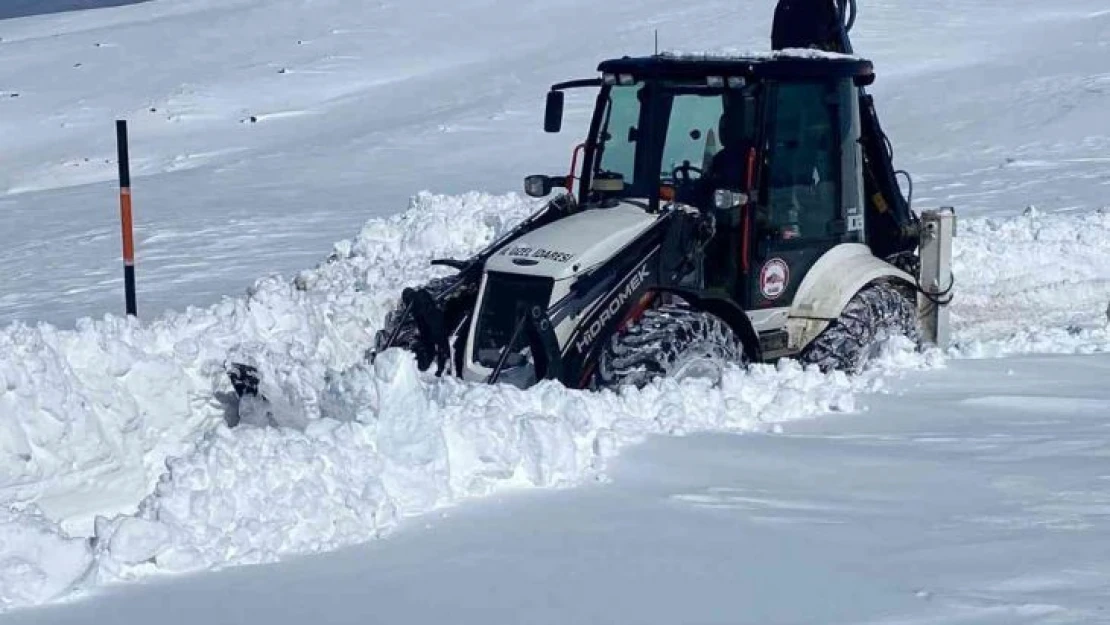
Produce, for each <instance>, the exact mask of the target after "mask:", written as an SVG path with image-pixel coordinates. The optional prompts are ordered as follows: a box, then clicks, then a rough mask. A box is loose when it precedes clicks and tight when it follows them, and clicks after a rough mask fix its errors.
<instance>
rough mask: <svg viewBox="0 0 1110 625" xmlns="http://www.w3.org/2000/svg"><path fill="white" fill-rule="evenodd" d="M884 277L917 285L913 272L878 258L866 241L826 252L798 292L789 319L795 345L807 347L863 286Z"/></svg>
mask: <svg viewBox="0 0 1110 625" xmlns="http://www.w3.org/2000/svg"><path fill="white" fill-rule="evenodd" d="M884 280H885V281H888V282H891V283H894V284H899V285H903V286H905V287H906V288H908V289H911V290H912V289H914V288H915V286H914V284H915V281H914V279H913V277H912V276H910V274H908V273H906V272H904V271H902V270H901V269H898V268H897V267H895V266H894V265H891V264H890V263H888V262H886V261H884V260H882V259H879V258H876V257H875V256H874V255H873V254H872V253H871V249H870V248H869V247H867V246H866V245H863V244H861V243H843V244H841V245H838V246H836V247H834V248H832V249H831V250H829V251H828V252H826V253H825V255H824V256H822V257H821V258H820V259H818V261H817V263H816V264H815V265H814V266H813V268H811V269H810V270H809V273H807V274H806V277H805V279H804V280H802V284H801V286H799V287H798V292H797V294H796V295H795V296H794V303H793V304H792V305H791V307H790V318H789V320H788V322H787V326H788V330H789V332H790V346H791V348H792V349H798V350H800V349H802V348H803V347H805V346H806V345H807V344H809V342H810V341H812V340H813V339H815V338H817V335H819V334H820V333H821V332H823V331H824V330H825V328H826V327H828V325H829V323H830V322H832V321H833V320H834V319H836V318H837V317H839V316H840V313H841V311H843V310H844V307H845V306H847V305H848V302H849V300H851V299H852V297H854V296H855V294H856V293H858V292H859V291H860V289H863V288H864V287H866V286H867V285H868V284H871V283H872V282H878V281H884Z"/></svg>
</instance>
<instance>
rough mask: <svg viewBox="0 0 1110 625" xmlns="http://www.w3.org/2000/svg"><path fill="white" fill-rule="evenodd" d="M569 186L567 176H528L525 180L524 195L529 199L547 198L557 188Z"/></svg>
mask: <svg viewBox="0 0 1110 625" xmlns="http://www.w3.org/2000/svg"><path fill="white" fill-rule="evenodd" d="M565 186H567V177H566V176H542V175H535V176H528V177H527V178H525V179H524V193H525V194H527V195H528V196H529V197H546V196H548V195H551V190H552V189H554V188H555V187H565Z"/></svg>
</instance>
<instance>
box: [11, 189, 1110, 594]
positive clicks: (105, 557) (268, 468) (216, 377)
mask: <svg viewBox="0 0 1110 625" xmlns="http://www.w3.org/2000/svg"><path fill="white" fill-rule="evenodd" d="M536 206H537V204H536V203H535V202H533V201H526V200H524V199H523V198H520V197H518V196H513V195H510V196H483V195H478V194H472V195H467V196H461V197H451V196H432V195H421V196H418V197H417V198H415V200H414V202H413V205H412V206H411V207H410V209H409V210H408V211H406V212H404V213H402V214H400V215H397V216H395V217H392V218H389V219H378V220H372V221H370V222H368V223H367V224H366V225H365V227H364V228H363V229H362V231H361V232H360V234H359V236H358V237H357V238H356V239H354V240H352V241H344V242H340V243H339V244H337V245H336V246H335V252H333V254H332V255H331V256H330V257H329V258H328V260H327V261H326V262H324V263H323V264H321V265H320V266H319V267H317V268H316V269H314V270H311V271H306V272H302V273H301V274H299V275H298V276H297V277H296V278H295V279H294V280H292V281H291V282H290V281H283V280H281V279H279V278H268V279H264V280H261V281H259V282H258V283H257V284H256V285H255V286H254V287H253V288H252V289H251V291H250V294H249V296H248V297H247V298H245V299H242V300H227V301H225V302H224V303H222V304H219V305H216V306H214V307H212V308H210V309H208V310H195V309H194V310H191V311H189V312H188V313H186V314H184V315H173V314H171V315H168V316H166V317H164V318H163V319H160V320H159V321H158V322H155V323H153V324H151V325H149V326H141V325H138V324H136V323H128V322H124V321H122V320H118V319H115V320H110V321H106V322H86V323H84V324H82V326H80V327H79V328H78V329H77V330H75V331H60V330H56V329H54V328H52V327H50V326H39V327H38V328H37V329H34V330H32V329H30V328H27V327H24V326H18V325H17V326H12V327H11V328H10V329H9V331H8V332H7V333H6V334H5V335H4V337H5V340H6V341H7V342H8V344H10V345H11V349H10V350H7V353H10V354H12V355H13V356H14V357H13V358H8V359H5V360H4V361H3V364H4V367H3V369H2V370H3V371H4V372H5V373H4V379H5V380H8V383H7V384H8V387H9V388H10V389H11V391H10V392H8V393H5V394H4V395H3V396H2V397H3V401H4V402H5V405H9V406H10V408H9V410H10V412H9V414H11V415H12V416H13V417H14V418H15V419H14V421H10V420H9V421H8V423H9V426H8V427H9V428H14V431H13V433H12V434H13V435H11V436H8V437H6V438H5V441H6V442H7V443H8V444H9V446H10V445H11V444H12V443H13V442H14V443H16V444H17V445H19V446H18V448H16V449H12V451H11V453H9V455H8V456H6V457H7V458H8V460H7V462H6V463H5V465H4V468H5V472H4V474H5V475H10V476H12V478H9V479H8V481H7V482H6V483H4V484H3V485H2V486H3V488H4V491H5V493H7V498H8V499H9V500H12V501H16V502H18V501H20V499H25V500H26V501H31V500H34V501H37V502H38V505H40V506H42V507H43V509H45V510H47V511H50V512H52V514H53V516H54V517H55V518H58V519H61V520H63V521H65V522H66V525H67V529H69V530H71V531H73V532H74V533H75V534H76V535H78V536H80V535H89V536H91V537H92V539H93V544H95V546H96V547H95V554H94V557H95V565H94V569H95V575H93V576H91V577H87V576H86V575H85V573H84V571H83V570H82V571H80V572H79V573H80V574H75V575H73V577H72V583H73V584H74V587H73V588H74V589H83V588H86V587H87V586H85V585H84V584H85V580H86V579H91V580H95V582H96V583H109V582H114V581H118V580H128V579H136V578H141V577H144V576H148V575H150V574H153V573H160V572H185V571H195V570H202V569H212V568H221V567H225V566H228V565H236V564H258V563H263V562H272V561H276V560H279V559H281V558H282V557H285V556H289V555H292V554H301V553H315V552H319V551H329V550H334V549H337V548H339V547H343V546H346V545H350V544H354V543H359V542H364V541H366V540H370V539H372V538H375V537H377V536H380V535H382V534H383V533H387V532H389V531H390V530H392V529H393V528H394V527H395V526H396V524H397V523H398V521H399V520H401V519H403V518H406V517H411V516H415V515H421V514H427V513H428V512H430V511H432V510H435V509H437V508H439V507H441V506H444V505H448V504H452V503H455V502H458V501H461V500H466V499H471V498H475V497H482V496H488V495H490V494H492V493H497V492H500V491H503V490H505V489H513V488H520V487H551V486H566V485H573V484H579V483H582V482H583V481H587V480H589V479H594V478H597V477H599V476H603V475H604V468H605V466H606V463H607V461H608V460H609V459H611V458H612V457H614V455H615V454H616V453H617V452H618V451H619V450H620V449H623V448H624V447H626V446H628V445H629V444H631V443H635V442H638V441H640V440H642V439H643V437H644V436H646V435H650V434H671V435H676V434H688V433H691V432H701V431H738V432H774V431H776V430H777V429H778V428H780V427H781V426H782V424H784V423H789V422H792V421H795V420H798V419H806V418H811V417H813V416H816V415H820V414H824V413H828V412H851V411H854V410H855V409H856V404H857V396H858V395H860V394H869V393H874V392H876V391H881V390H884V389H886V388H887V387H888V386H889V385H890V384H891V382H890V381H888V379H887V378H886V377H885V376H886V375H888V374H889V371H888V370H889V369H891V368H893V369H894V370H896V371H905V370H907V369H910V370H913V369H922V368H926V369H927V368H931V367H936V366H941V364H942V362H943V356H942V355H941V354H939V353H936V352H927V353H925V354H914V353H912V351H911V352H907V351H905V349H898V348H897V347H895V348H894V349H892V351H891V353H890V354H888V355H887V357H886V359H885V360H884V361H883V363H884V364H883V366H882V367H880V368H878V369H876V370H874V371H872V372H870V373H868V374H867V375H864V376H861V377H856V378H848V377H846V376H844V375H842V374H831V375H823V374H821V373H819V372H817V371H815V370H810V371H804V370H802V369H801V368H800V367H799V366H798V365H796V364H792V363H789V362H785V363H781V364H780V365H779V366H778V367H771V366H760V367H756V368H755V369H754V370H753V371H752V372H750V373H743V372H740V371H733V372H731V373H730V374H729V376H727V377H726V379H725V380H724V381H723V383H722V384H721V385H720V387H716V388H709V387H706V386H705V385H699V384H696V383H686V384H681V385H680V384H677V383H675V382H673V381H664V382H662V383H659V384H657V385H655V386H652V387H649V388H648V389H645V390H642V391H634V390H629V391H627V392H625V393H622V394H620V395H614V394H611V393H610V394H600V395H591V394H587V393H583V392H578V391H569V390H566V389H563V388H562V387H561V386H558V385H544V386H543V387H541V388H537V389H531V390H529V391H520V390H518V389H515V388H512V387H500V386H498V387H490V386H485V385H475V384H469V383H463V382H461V381H458V380H454V379H446V380H438V379H435V378H434V377H429V375H428V374H420V373H419V372H418V371H417V369H416V366H415V362H414V361H413V360H412V358H411V357H410V356H408V355H406V354H404V353H402V352H400V351H394V352H389V353H387V354H384V355H383V356H382V357H381V358H379V359H378V360H377V361H376V362H375V363H374V364H373V365H368V364H366V363H365V359H364V356H365V352H366V350H367V349H368V348H369V346H370V344H371V339H372V337H373V335H374V333H375V332H376V330H377V329H378V328H379V327H380V326H379V324H380V323H381V321H382V319H384V317H385V312H386V310H387V309H388V307H389V306H391V305H393V304H394V303H395V301H396V299H395V298H396V296H397V294H398V293H399V292H400V290H401V288H402V287H403V286H404V285H407V284H412V283H415V282H418V281H419V280H422V279H427V278H428V277H429V276H431V275H433V273H434V272H435V271H441V270H436V269H433V268H431V267H430V266H428V265H427V260H429V259H431V258H434V257H442V256H463V255H465V254H467V253H469V252H471V251H473V250H474V249H477V248H478V247H480V246H481V245H482V244H484V243H486V242H488V241H490V240H492V239H493V238H494V237H496V236H498V235H499V234H500V233H501V232H504V231H505V230H506V229H508V228H509V227H511V226H512V224H513V223H515V222H516V221H518V220H520V219H522V218H523V217H524V216H526V215H527V214H529V212H530V211H532V210H534V209H535V208H536ZM1000 255H1001V256H1002V257H1003V258H1002V259H1001V260H1003V261H1008V262H993V261H994V260H997V259H998V256H1000ZM1007 255H1012V256H1013V257H1012V258H1009V257H1008V256H1007ZM1107 255H1110V215H1108V214H1107V213H1106V212H1105V211H1099V212H1093V213H1088V214H1083V215H1078V216H1075V215H1041V214H1039V213H1037V212H1036V211H1035V210H1027V211H1025V212H1024V213H1022V214H1020V215H1016V216H1013V217H1010V218H998V217H990V218H966V219H963V220H961V223H960V236H959V238H958V239H957V246H956V251H955V254H954V267H955V271H956V275H957V276H958V280H959V283H960V291H959V293H960V297H959V298H958V299H957V301H956V304H954V306H953V323H954V334H955V338H956V341H955V346H954V347H953V348H952V349H951V350H950V355H952V356H957V357H960V356H964V357H966V356H973V357H984V356H986V355H992V356H997V355H1000V354H1013V353H1036V352H1041V353H1043V352H1046V351H1051V352H1058V353H1092V352H1099V351H1103V352H1110V325H1108V324H1107V323H1106V321H1107V320H1106V318H1105V308H1104V306H1105V303H1106V302H1108V301H1110V268H1108V267H1107V266H1106V264H1105V263H1099V262H1096V261H1097V259H1098V258H1102V257H1106V256H1107ZM987 259H991V261H992V262H987ZM1031 259H1033V260H1038V261H1039V262H1036V263H1029V262H1028V261H1029V260H1031ZM1049 259H1050V260H1051V263H1052V264H1051V265H1050V268H1051V271H1045V268H1046V266H1049V263H1048V260H1049ZM1019 260H1020V261H1021V262H1018V261H1019ZM1062 278H1063V279H1062ZM1061 285H1063V286H1061ZM1065 287H1067V288H1069V289H1070V290H1069V292H1075V293H1081V294H1083V296H1084V297H1085V298H1086V299H1080V300H1077V299H1075V298H1073V299H1071V300H1067V301H1061V300H1060V298H1058V297H1055V296H1053V293H1055V292H1056V291H1058V290H1059V289H1061V288H1065ZM1079 287H1082V288H1079ZM1041 294H1044V295H1041ZM1000 305H1002V306H1005V307H1006V309H1008V310H1011V311H1013V312H1012V313H1010V312H1008V313H1007V314H1006V315H1005V316H1003V315H999V314H998V310H999V306H1000ZM228 358H231V359H232V360H235V361H240V360H245V361H248V362H251V363H253V364H255V365H257V366H259V367H260V369H261V371H262V372H263V379H264V380H265V384H266V385H265V386H264V387H263V392H264V394H265V395H267V396H268V397H270V398H273V399H274V400H275V403H276V404H277V405H278V406H279V409H278V410H276V411H275V414H276V417H275V418H276V421H277V422H276V423H272V424H269V425H278V426H282V427H280V428H275V427H265V425H267V424H262V425H263V427H252V426H250V425H244V426H241V427H240V428H238V429H235V430H229V429H227V428H226V427H224V420H225V418H226V417H227V416H228V414H227V413H228V411H229V410H230V409H231V408H230V405H229V402H230V393H231V389H230V383H229V382H228V381H227V379H226V375H225V374H224V367H223V365H224V362H225V360H226V359H228ZM721 407H724V409H723V410H722V409H721ZM44 417H45V418H44ZM62 454H64V455H62ZM85 484H97V485H98V486H97V488H98V491H97V495H98V496H97V497H96V498H95V501H90V500H88V499H87V498H84V497H81V496H79V495H77V494H75V492H74V491H76V490H78V489H79V488H80V487H81V486H83V485H85ZM113 487H114V488H115V492H113ZM147 493H149V495H147ZM139 499H142V501H141V502H140V501H139ZM136 504H137V509H136V508H134V506H136ZM120 513H123V514H122V516H117V515H119V514H120ZM95 514H99V515H103V518H101V519H100V520H99V521H98V522H97V523H96V524H95V527H94V528H90V527H89V519H90V517H91V516H93V515H95ZM82 532H83V533H82ZM42 536H43V537H44V540H50V541H58V540H65V536H64V534H63V533H62V532H61V530H60V529H59V530H58V531H56V532H54V533H49V532H48V533H46V534H43V535H42ZM36 564H38V565H39V566H41V567H48V566H49V564H48V563H36ZM18 587H19V585H18V584H17V585H16V588H18ZM14 596H19V595H14ZM12 604H13V605H14V604H15V602H14V601H12Z"/></svg>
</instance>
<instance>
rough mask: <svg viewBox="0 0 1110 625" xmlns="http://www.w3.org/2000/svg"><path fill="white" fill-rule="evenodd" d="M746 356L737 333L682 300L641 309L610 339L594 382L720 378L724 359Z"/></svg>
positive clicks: (608, 385) (614, 383)
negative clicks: (660, 378)
mask: <svg viewBox="0 0 1110 625" xmlns="http://www.w3.org/2000/svg"><path fill="white" fill-rule="evenodd" d="M746 362H747V358H746V356H745V353H744V346H743V344H742V343H741V341H740V339H739V338H738V337H737V336H736V334H735V333H734V332H733V331H732V328H730V327H729V326H728V324H726V323H725V322H724V321H722V320H721V319H720V318H719V317H716V316H714V315H711V314H709V313H707V312H701V311H697V310H691V309H689V308H687V307H685V306H677V305H668V306H660V307H659V308H655V309H651V310H648V311H645V312H644V314H643V316H642V317H641V318H640V319H639V320H637V321H634V322H632V323H630V324H629V325H628V326H627V327H626V328H625V329H624V331H623V332H621V333H620V334H617V335H615V336H613V337H612V339H610V341H609V344H608V345H606V346H605V348H604V350H603V351H602V353H601V357H600V361H599V362H598V370H597V375H596V383H597V386H598V387H599V388H611V389H616V388H618V387H620V386H624V385H633V386H644V385H645V384H647V383H649V382H651V381H652V380H653V379H655V378H657V377H661V376H673V377H677V378H683V377H711V378H714V379H715V381H716V380H719V379H720V376H721V373H722V372H723V369H724V368H725V367H726V366H727V365H728V364H729V363H733V364H739V365H743V364H745V363H746Z"/></svg>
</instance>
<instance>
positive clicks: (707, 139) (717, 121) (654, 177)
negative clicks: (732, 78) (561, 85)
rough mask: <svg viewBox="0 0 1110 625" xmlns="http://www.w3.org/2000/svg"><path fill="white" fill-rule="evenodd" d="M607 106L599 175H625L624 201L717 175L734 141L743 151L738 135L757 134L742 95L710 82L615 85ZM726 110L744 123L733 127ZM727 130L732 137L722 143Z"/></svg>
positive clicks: (602, 128)
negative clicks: (662, 187)
mask: <svg viewBox="0 0 1110 625" xmlns="http://www.w3.org/2000/svg"><path fill="white" fill-rule="evenodd" d="M605 104H606V107H605V109H604V116H603V118H602V120H601V125H600V132H599V136H598V152H599V158H597V159H596V160H595V163H596V164H597V166H596V168H595V171H594V177H595V179H605V178H613V177H615V176H617V175H619V176H620V177H621V178H622V179H623V181H624V191H623V192H622V193H618V195H620V196H623V197H644V198H654V197H657V196H658V195H659V194H660V185H675V184H679V185H681V184H684V183H691V182H693V181H696V180H699V179H701V178H703V177H705V176H707V175H709V173H710V172H711V171H712V167H713V162H714V160H715V159H716V157H717V155H718V153H719V152H721V151H722V149H723V148H724V147H725V143H727V142H728V140H729V139H731V140H732V141H731V143H732V144H733V147H738V145H737V144H739V143H742V141H740V140H739V139H737V137H738V136H743V137H745V138H746V137H749V136H750V134H751V133H752V132H754V128H753V126H752V125H751V124H750V123H749V120H750V119H752V118H753V116H751V115H745V114H744V110H743V109H744V108H745V106H746V105H745V99H744V97H743V93H742V92H740V91H731V92H726V91H724V90H723V89H712V88H708V87H706V86H705V85H704V84H702V85H690V84H674V83H662V82H660V83H647V84H637V85H622V86H613V87H611V88H610V89H609V92H608V97H607V102H606V103H605ZM649 104H651V105H650V106H649ZM726 110H728V111H729V112H730V113H729V115H728V116H727V117H730V118H733V119H734V120H738V121H734V122H732V123H727V121H728V120H726V116H725V112H726ZM734 112H737V113H735V114H734ZM722 132H727V133H729V135H731V136H730V137H724V139H725V141H722V139H723V137H722V136H721V135H722ZM744 152H745V154H746V149H745V150H744ZM742 160H744V159H737V162H739V161H742ZM735 173H736V174H737V177H739V174H740V172H738V171H737V172H735ZM727 186H734V185H732V184H729V185H727Z"/></svg>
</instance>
